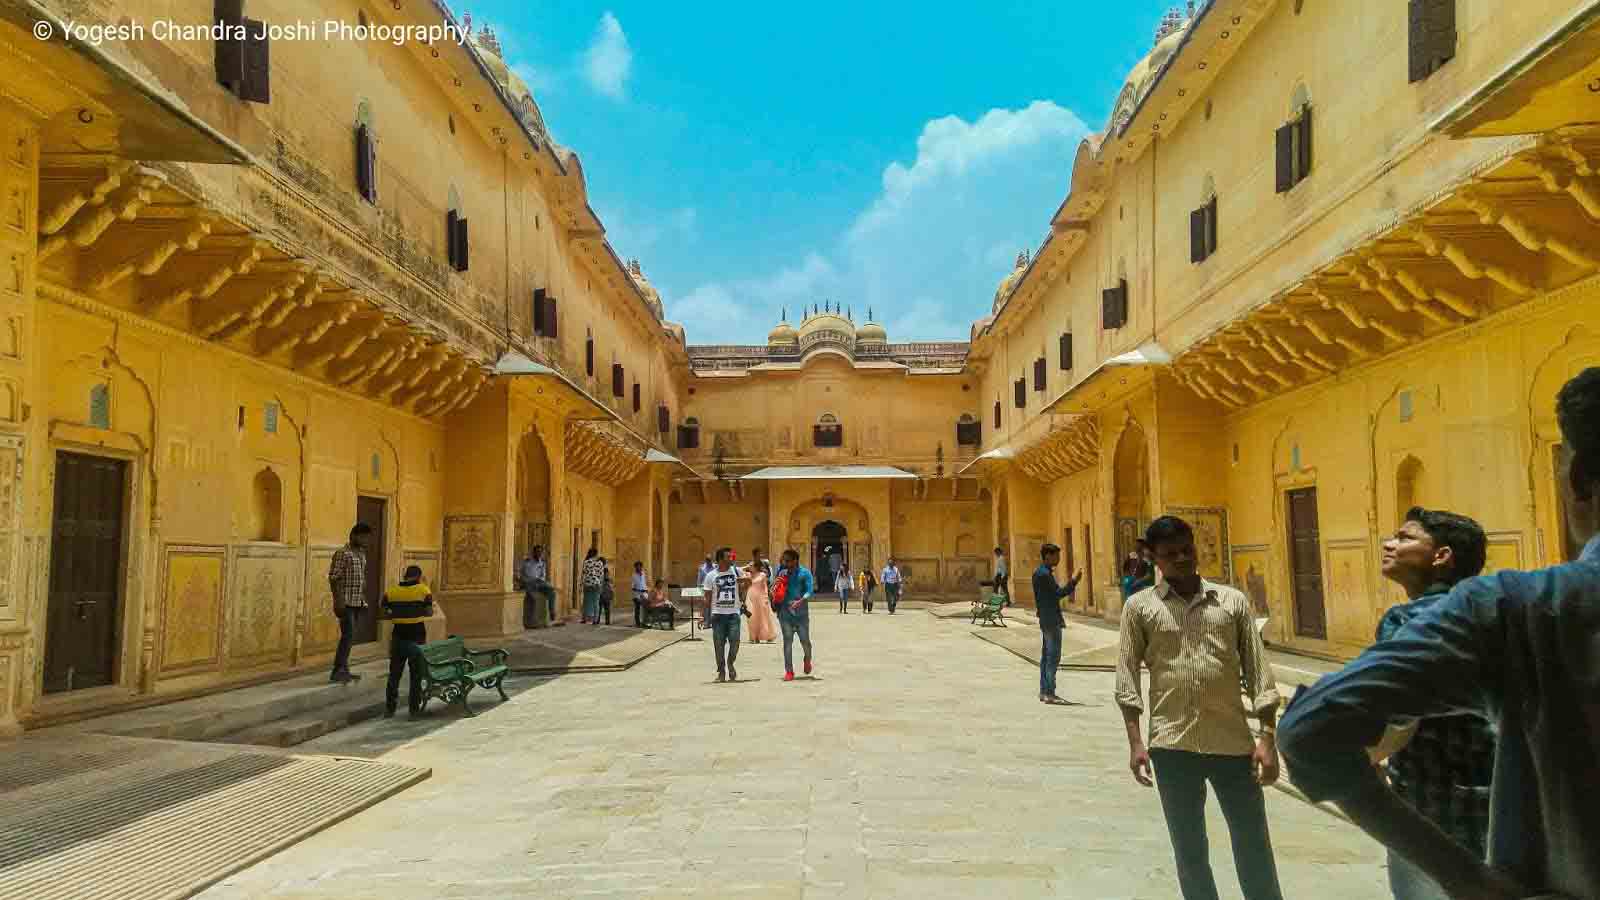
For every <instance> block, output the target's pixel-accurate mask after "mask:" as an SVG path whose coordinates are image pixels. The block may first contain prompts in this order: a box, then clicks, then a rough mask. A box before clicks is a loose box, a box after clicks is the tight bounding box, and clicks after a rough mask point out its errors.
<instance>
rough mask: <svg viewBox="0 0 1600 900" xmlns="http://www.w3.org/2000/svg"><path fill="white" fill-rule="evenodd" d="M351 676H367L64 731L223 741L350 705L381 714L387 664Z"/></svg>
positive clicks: (312, 680) (316, 678)
mask: <svg viewBox="0 0 1600 900" xmlns="http://www.w3.org/2000/svg"><path fill="white" fill-rule="evenodd" d="M353 671H355V672H357V673H358V674H361V675H362V676H364V677H363V678H362V679H361V680H360V681H358V682H354V683H351V684H334V683H331V682H329V681H328V676H327V674H326V673H325V672H317V673H314V674H307V675H301V676H297V677H293V678H288V679H284V680H281V681H273V682H269V683H267V684H258V685H253V686H250V687H243V688H236V689H234V690H230V691H226V692H223V693H218V694H210V695H207V696H203V697H195V698H192V699H188V700H179V701H176V702H173V703H167V704H164V705H161V706H152V707H146V708H144V709H136V710H130V711H128V712H122V713H113V714H111V715H107V716H100V717H98V718H94V719H88V720H85V721H83V722H78V723H74V724H72V725H67V726H62V730H69V731H84V732H93V733H96V734H110V735H119V736H122V737H143V738H161V739H165V740H180V741H221V740H226V739H228V737H229V736H230V735H234V734H238V733H240V732H244V731H248V730H251V729H257V728H262V727H265V726H270V725H271V723H273V722H277V721H280V720H285V719H295V718H299V717H303V716H313V717H315V716H317V715H319V714H320V713H321V712H322V711H325V710H328V709H331V708H335V707H339V706H341V705H343V704H346V703H352V702H353V703H356V704H358V705H361V704H364V705H372V704H376V705H377V707H378V710H379V712H382V707H383V682H384V677H385V675H386V674H387V672H388V661H387V660H383V661H375V662H371V663H367V664H365V665H361V666H357V667H354V668H353ZM278 746H286V745H278Z"/></svg>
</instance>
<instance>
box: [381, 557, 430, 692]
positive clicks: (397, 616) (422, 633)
mask: <svg viewBox="0 0 1600 900" xmlns="http://www.w3.org/2000/svg"><path fill="white" fill-rule="evenodd" d="M383 614H384V615H385V616H388V617H389V621H390V622H393V623H394V635H393V637H392V638H391V639H390V641H389V684H388V687H387V688H385V690H384V695H383V699H384V712H383V714H384V716H385V717H386V718H387V717H389V716H392V715H394V708H395V705H396V704H397V703H398V702H399V700H400V673H401V672H403V671H404V670H405V668H406V664H407V663H408V662H409V663H410V665H411V693H410V694H409V695H407V697H406V704H407V706H409V707H410V709H411V714H412V715H416V714H417V711H418V710H420V709H421V708H422V700H423V697H422V667H423V665H424V663H423V661H422V650H421V647H422V645H423V644H425V643H427V642H428V625H427V622H428V620H429V619H431V618H433V592H432V591H431V590H429V588H428V586H427V585H426V584H424V583H423V581H422V567H420V566H407V567H406V572H405V576H404V577H402V578H401V579H400V583H399V584H398V585H395V586H394V587H391V588H389V589H388V590H387V591H384V593H383Z"/></svg>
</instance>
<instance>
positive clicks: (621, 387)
mask: <svg viewBox="0 0 1600 900" xmlns="http://www.w3.org/2000/svg"><path fill="white" fill-rule="evenodd" d="M627 392H628V385H627V379H626V378H624V377H623V372H622V363H612V364H611V396H613V397H621V396H624V395H626V394H627Z"/></svg>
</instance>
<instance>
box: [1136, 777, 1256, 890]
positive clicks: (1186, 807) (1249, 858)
mask: <svg viewBox="0 0 1600 900" xmlns="http://www.w3.org/2000/svg"><path fill="white" fill-rule="evenodd" d="M1150 762H1151V764H1152V765H1154V767H1155V770H1156V790H1157V792H1158V793H1160V795H1161V811H1162V813H1163V814H1164V815H1165V816H1166V819H1167V834H1168V835H1169V836H1170V837H1171V838H1172V855H1173V857H1174V858H1175V859H1176V861H1177V866H1178V884H1179V885H1180V886H1181V887H1182V888H1183V900H1217V881H1216V878H1215V877H1214V876H1213V875H1212V874H1211V850H1210V844H1209V843H1208V842H1207V840H1206V784H1207V783H1209V784H1210V785H1211V789H1212V790H1213V791H1215V792H1216V794H1217V803H1218V804H1219V805H1221V807H1222V817H1223V818H1224V819H1226V820H1227V822H1228V836H1229V837H1230V838H1231V839H1232V842H1233V863H1234V867H1235V869H1236V870H1237V871H1238V874H1239V889H1240V892H1241V893H1243V894H1244V897H1245V900H1283V891H1282V889H1281V888H1279V887H1278V866H1277V863H1276V862H1275V861H1274V860H1273V857H1272V837H1271V835H1270V834H1269V833H1268V831H1267V801H1266V798H1265V797H1264V796H1262V793H1261V785H1259V784H1256V777H1255V772H1254V771H1252V769H1251V765H1250V757H1248V756H1220V755H1214V754H1209V753H1190V752H1188V751H1186V750H1166V749H1160V748H1156V749H1152V750H1151V751H1150Z"/></svg>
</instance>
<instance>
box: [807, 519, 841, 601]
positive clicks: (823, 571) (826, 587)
mask: <svg viewBox="0 0 1600 900" xmlns="http://www.w3.org/2000/svg"><path fill="white" fill-rule="evenodd" d="M847 537H848V533H847V532H846V531H845V527H844V526H843V525H841V524H839V523H838V522H836V521H834V520H833V519H828V520H827V521H825V522H818V523H817V527H816V528H813V529H812V530H811V574H812V575H814V576H816V580H817V593H819V594H828V593H832V592H833V590H834V583H833V573H834V570H835V569H836V568H837V567H840V566H844V565H846V564H847V563H849V561H850V543H849V541H848V540H846V538H847Z"/></svg>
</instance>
